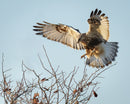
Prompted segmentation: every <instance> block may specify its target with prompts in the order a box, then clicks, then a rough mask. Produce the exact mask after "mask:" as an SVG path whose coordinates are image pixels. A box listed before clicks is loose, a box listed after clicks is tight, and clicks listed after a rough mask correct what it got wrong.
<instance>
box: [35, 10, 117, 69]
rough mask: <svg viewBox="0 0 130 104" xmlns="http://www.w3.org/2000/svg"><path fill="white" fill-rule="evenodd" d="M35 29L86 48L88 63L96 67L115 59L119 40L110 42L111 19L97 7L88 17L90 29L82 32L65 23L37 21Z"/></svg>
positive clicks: (51, 38)
mask: <svg viewBox="0 0 130 104" xmlns="http://www.w3.org/2000/svg"><path fill="white" fill-rule="evenodd" d="M37 24H38V26H34V28H35V29H34V31H37V33H36V34H37V35H43V37H46V38H47V39H50V40H53V41H57V42H61V43H63V44H65V45H67V46H70V47H72V48H74V49H78V50H81V49H85V50H86V53H85V54H84V55H82V56H81V58H83V57H85V56H87V60H86V64H87V65H89V66H92V67H96V68H103V67H105V66H107V65H109V64H110V63H111V62H112V61H114V60H115V57H116V56H117V51H118V42H108V39H109V20H108V17H107V16H105V14H104V13H102V11H101V10H98V9H95V11H92V12H91V14H90V18H89V19H88V24H89V30H88V32H87V33H80V31H79V30H78V29H75V28H73V27H71V26H68V25H64V24H52V23H48V22H45V21H44V23H43V24H42V23H37Z"/></svg>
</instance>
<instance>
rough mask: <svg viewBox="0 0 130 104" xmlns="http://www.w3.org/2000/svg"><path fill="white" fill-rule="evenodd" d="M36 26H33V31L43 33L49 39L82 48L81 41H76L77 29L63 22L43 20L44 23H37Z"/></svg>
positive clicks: (38, 33)
mask: <svg viewBox="0 0 130 104" xmlns="http://www.w3.org/2000/svg"><path fill="white" fill-rule="evenodd" d="M37 24H38V26H34V28H35V29H33V30H34V31H37V33H36V34H37V35H43V37H46V38H48V39H50V40H53V41H57V42H61V43H63V44H65V45H67V46H70V47H72V48H74V49H78V50H81V49H84V46H83V45H82V44H81V43H78V39H79V37H80V36H81V33H80V32H79V30H78V29H75V28H73V27H71V26H67V25H64V24H51V23H48V22H45V21H44V24H42V23H37Z"/></svg>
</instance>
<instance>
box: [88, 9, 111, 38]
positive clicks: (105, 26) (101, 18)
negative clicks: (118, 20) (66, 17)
mask: <svg viewBox="0 0 130 104" xmlns="http://www.w3.org/2000/svg"><path fill="white" fill-rule="evenodd" d="M88 20H89V21H90V20H91V21H94V22H95V21H98V22H99V24H100V25H99V26H98V27H96V26H97V25H96V24H95V29H96V30H97V31H98V32H99V33H100V34H101V35H102V37H103V38H104V39H105V40H108V39H109V20H108V17H107V16H105V14H104V13H102V11H101V10H98V9H95V11H92V12H91V14H90V18H89V19H88ZM89 24H90V23H89ZM90 25H91V24H90Z"/></svg>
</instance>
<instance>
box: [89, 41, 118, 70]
mask: <svg viewBox="0 0 130 104" xmlns="http://www.w3.org/2000/svg"><path fill="white" fill-rule="evenodd" d="M98 48H100V49H102V50H103V52H101V53H98V55H97V54H96V53H94V54H93V55H92V56H90V57H89V58H87V60H86V64H87V65H89V66H92V67H96V68H103V67H105V66H108V65H109V64H111V63H112V61H114V60H115V57H116V56H117V52H118V42H106V43H101V44H100V45H99V46H98ZM100 49H99V50H100Z"/></svg>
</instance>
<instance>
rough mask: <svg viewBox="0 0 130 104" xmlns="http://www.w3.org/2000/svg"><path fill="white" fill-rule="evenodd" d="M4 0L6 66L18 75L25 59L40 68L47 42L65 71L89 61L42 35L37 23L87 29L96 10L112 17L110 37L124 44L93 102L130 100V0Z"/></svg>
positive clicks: (0, 13) (0, 24)
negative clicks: (37, 31) (38, 30)
mask: <svg viewBox="0 0 130 104" xmlns="http://www.w3.org/2000/svg"><path fill="white" fill-rule="evenodd" d="M0 1H1V2H0V37H1V38H0V55H1V56H2V53H4V55H5V65H6V66H5V69H6V68H12V69H13V73H12V75H13V76H14V78H15V77H17V76H18V75H19V74H20V73H21V62H22V60H23V61H24V63H25V64H26V65H27V66H29V67H30V68H34V69H37V70H38V71H40V68H41V66H40V62H39V59H38V54H39V55H40V56H41V57H42V59H43V60H44V61H46V59H45V55H44V51H43V49H42V46H43V44H44V46H45V48H46V50H47V52H48V56H49V57H50V59H51V62H52V63H53V66H54V67H55V68H56V67H57V66H58V65H60V70H64V71H65V72H69V71H71V70H72V69H73V67H74V66H79V67H80V69H82V68H83V66H84V60H83V59H80V56H81V55H82V54H83V53H84V51H77V50H73V49H71V48H69V47H67V46H64V45H62V44H59V43H56V42H52V41H50V40H47V39H45V38H42V36H36V35H35V32H34V31H33V30H32V29H33V27H32V26H33V25H35V24H36V22H42V21H43V20H45V21H48V22H52V23H64V24H67V25H71V26H73V27H75V28H78V29H79V30H80V31H81V32H87V31H88V23H87V19H88V18H89V15H90V12H91V10H94V9H95V8H99V9H101V10H102V11H103V12H104V13H106V15H107V16H108V17H109V20H110V40H109V41H117V42H119V52H118V57H117V58H116V62H118V63H117V65H116V66H114V67H112V68H111V69H110V70H108V71H106V72H105V73H103V74H102V76H103V77H105V78H104V79H103V80H100V81H101V83H102V84H100V85H99V87H100V89H99V90H98V94H99V96H98V98H96V99H92V100H91V102H90V104H97V103H98V104H130V81H129V79H130V67H129V58H130V55H129V53H130V46H129V42H130V33H129V31H130V26H129V25H130V0H106V1H105V0H0ZM0 62H1V61H0ZM45 63H46V62H45ZM0 66H1V65H0ZM92 70H95V69H92ZM80 72H82V71H79V75H81V73H80ZM0 102H1V99H0Z"/></svg>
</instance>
